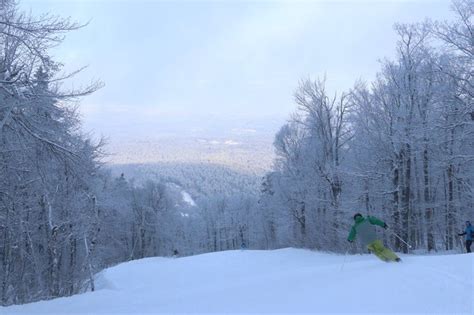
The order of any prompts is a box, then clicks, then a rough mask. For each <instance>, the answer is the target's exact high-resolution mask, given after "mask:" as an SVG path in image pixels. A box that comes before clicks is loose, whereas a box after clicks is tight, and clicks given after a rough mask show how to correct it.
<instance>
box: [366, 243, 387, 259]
mask: <svg viewBox="0 0 474 315" xmlns="http://www.w3.org/2000/svg"><path fill="white" fill-rule="evenodd" d="M367 248H368V249H369V250H370V252H371V253H374V255H375V256H377V257H378V258H379V259H381V260H383V261H388V259H387V257H385V255H384V254H383V249H384V247H383V244H382V242H381V241H379V240H375V241H373V242H372V243H370V244H369V245H367Z"/></svg>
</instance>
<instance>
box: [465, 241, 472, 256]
mask: <svg viewBox="0 0 474 315" xmlns="http://www.w3.org/2000/svg"><path fill="white" fill-rule="evenodd" d="M471 244H472V241H471V240H467V241H466V251H467V252H468V253H470V252H471Z"/></svg>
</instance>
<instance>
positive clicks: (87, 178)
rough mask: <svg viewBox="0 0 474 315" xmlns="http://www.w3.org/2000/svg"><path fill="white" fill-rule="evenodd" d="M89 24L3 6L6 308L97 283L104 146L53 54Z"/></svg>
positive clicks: (1, 248)
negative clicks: (86, 132) (87, 132)
mask: <svg viewBox="0 0 474 315" xmlns="http://www.w3.org/2000/svg"><path fill="white" fill-rule="evenodd" d="M78 27H79V25H77V24H74V23H72V22H70V21H68V20H63V19H60V18H58V17H55V16H51V15H46V16H42V17H39V18H33V17H31V16H29V15H27V14H22V13H20V12H18V11H17V5H16V4H15V2H14V1H1V2H0V47H1V49H0V100H1V101H0V142H1V145H0V174H1V175H0V304H10V303H21V302H25V301H28V300H32V299H38V298H47V297H51V296H59V295H65V294H72V293H75V292H77V291H78V290H79V287H78V286H79V285H80V281H78V279H84V278H86V277H88V276H89V275H90V272H92V270H91V264H92V260H91V256H92V255H93V252H94V250H95V249H94V245H95V241H96V237H97V233H98V228H97V224H96V218H97V215H98V212H97V211H98V208H97V202H96V197H95V193H94V185H95V184H96V183H97V181H98V176H97V173H96V172H97V167H98V164H97V162H95V159H96V157H97V155H98V146H97V145H94V144H92V143H91V142H90V141H89V140H88V139H87V138H86V137H84V136H83V135H81V134H80V132H79V130H78V119H77V116H76V112H75V110H74V108H73V107H71V106H65V104H66V103H68V102H70V101H71V100H74V99H76V98H78V97H80V96H83V95H86V94H89V93H91V92H93V91H94V90H96V89H97V88H98V87H99V84H98V83H95V84H92V85H91V86H88V87H86V88H84V89H82V90H80V91H79V90H77V91H64V89H60V88H59V87H60V84H61V82H62V81H63V80H64V79H67V78H68V77H69V76H71V74H62V73H60V69H61V64H60V63H58V62H55V61H53V60H52V59H51V58H50V55H49V54H48V50H49V49H50V48H51V47H53V46H55V45H56V44H58V43H60V42H61V41H62V37H63V34H64V33H65V32H68V31H71V30H74V29H77V28H78Z"/></svg>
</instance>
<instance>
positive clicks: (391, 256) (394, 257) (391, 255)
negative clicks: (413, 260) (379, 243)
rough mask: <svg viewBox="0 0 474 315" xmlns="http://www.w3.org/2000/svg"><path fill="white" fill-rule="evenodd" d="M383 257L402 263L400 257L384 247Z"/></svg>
mask: <svg viewBox="0 0 474 315" xmlns="http://www.w3.org/2000/svg"><path fill="white" fill-rule="evenodd" d="M383 255H384V256H385V257H387V259H388V260H391V261H400V260H401V259H400V257H398V256H397V255H396V254H395V253H394V252H392V251H391V250H390V249H388V248H386V247H384V250H383Z"/></svg>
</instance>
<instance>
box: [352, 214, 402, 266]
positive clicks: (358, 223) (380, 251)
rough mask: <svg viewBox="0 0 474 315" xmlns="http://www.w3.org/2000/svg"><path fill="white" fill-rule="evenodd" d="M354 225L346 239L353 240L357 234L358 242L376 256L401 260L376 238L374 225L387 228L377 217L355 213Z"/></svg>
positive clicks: (390, 259)
mask: <svg viewBox="0 0 474 315" xmlns="http://www.w3.org/2000/svg"><path fill="white" fill-rule="evenodd" d="M354 221H355V223H354V225H353V226H352V228H351V232H350V233H349V237H348V238H347V240H348V241H349V242H351V243H352V242H353V241H354V240H355V238H356V236H358V238H359V240H360V242H361V243H362V245H363V246H367V248H368V249H369V251H370V252H372V253H374V254H375V255H376V256H377V257H378V258H380V259H381V260H383V261H387V262H388V261H401V259H400V258H399V257H398V256H397V255H395V253H394V252H392V251H391V250H390V249H388V248H386V247H384V246H383V243H382V241H380V240H379V239H377V234H376V233H375V225H378V226H380V227H383V228H384V229H386V228H388V226H387V224H385V222H383V221H382V220H379V219H377V218H376V217H371V216H367V218H364V217H363V216H362V214H360V213H356V214H355V215H354Z"/></svg>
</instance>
